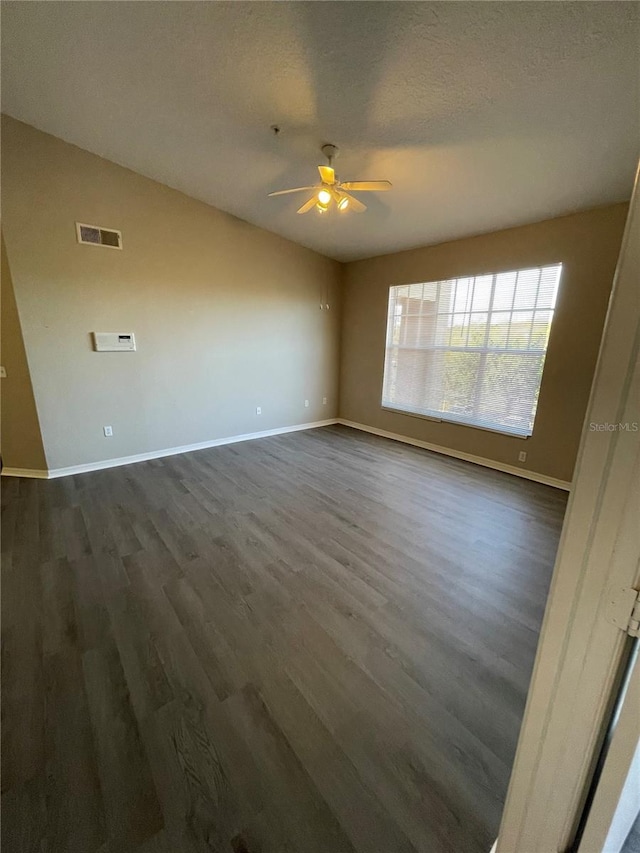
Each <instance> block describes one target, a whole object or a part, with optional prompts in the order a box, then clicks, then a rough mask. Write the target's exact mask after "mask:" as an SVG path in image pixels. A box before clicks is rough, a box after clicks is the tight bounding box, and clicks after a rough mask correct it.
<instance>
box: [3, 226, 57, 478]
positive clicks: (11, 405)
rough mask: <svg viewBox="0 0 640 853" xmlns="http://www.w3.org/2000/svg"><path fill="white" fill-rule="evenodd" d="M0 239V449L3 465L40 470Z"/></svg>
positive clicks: (39, 444)
mask: <svg viewBox="0 0 640 853" xmlns="http://www.w3.org/2000/svg"><path fill="white" fill-rule="evenodd" d="M1 242H2V267H1V276H0V277H1V284H2V299H1V309H0V313H1V318H0V323H1V331H2V351H1V359H2V364H3V366H4V368H5V369H6V371H7V375H6V377H5V378H3V379H2V380H0V382H1V383H2V386H1V416H0V452H1V453H2V463H3V466H4V467H7V468H21V469H27V470H32V469H33V470H39V471H41V470H44V469H46V468H47V460H46V456H45V452H44V444H43V441H42V432H41V430H40V421H39V419H38V411H37V408H36V401H35V397H34V394H33V387H32V384H31V374H30V372H29V365H28V362H27V355H26V351H25V347H24V340H23V337H22V328H21V326H20V317H19V314H18V306H17V304H16V298H15V293H14V290H13V281H12V278H11V268H10V266H9V259H8V257H7V250H6V247H5V243H4V236H2V238H1Z"/></svg>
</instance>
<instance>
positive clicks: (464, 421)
mask: <svg viewBox="0 0 640 853" xmlns="http://www.w3.org/2000/svg"><path fill="white" fill-rule="evenodd" d="M550 267H559V275H558V285H557V287H556V291H555V293H554V296H553V299H552V304H551V307H550V308H548V307H542V308H540V307H539V299H540V287H541V284H542V273H543V271H544V270H546V269H549V268H550ZM531 270H538V281H537V284H536V290H535V298H534V300H533V304H532V305H531V306H528V307H525V308H516V307H515V297H516V287H514V293H513V301H512V304H511V308H510V309H503V308H499V309H495V308H494V305H495V296H496V284H497V279H498V277H499V276H501V275H505V274H510V273H511V274H515V275H516V276H518V275H519V274H521V273H525V272H529V271H531ZM489 276H491V279H492V280H491V295H490V299H489V305H488V307H487V310H486V311H478V312H473V311H472V310H471V309H469V311H468V312H465V313H468V314H472V313H483V314H486V315H487V323H486V329H485V340H484V344H483V346H479V347H478V346H475V347H471V346H455V345H454V346H452V345H448V346H447V345H444V344H434V345H429V346H424V345H422V346H418V345H414V346H410V347H407V348H408V349H413V350H420V349H424V350H426V351H430V352H445V353H446V352H464V353H477V354H479V355H480V366H479V368H478V377H477V382H476V391H477V389H478V388H479V387H481V385H482V377H483V376H484V370H485V368H486V363H487V356H490V355H496V354H505V355H514V356H517V355H531V356H534V355H536V354H537V355H541V356H542V374H541V377H540V384H539V386H538V394H539V393H540V388H541V387H542V378H543V374H544V365H545V361H546V355H547V350H548V348H549V339H547V342H546V344H545V347H544V348H543V349H532V348H526V349H524V348H519V349H515V348H509V346H508V335H507V344H506V346H504V347H495V346H493V347H492V346H489V336H490V334H491V317H492V314H493V313H501V314H502V313H509V315H510V320H509V322H510V323H511V322H512V320H513V316H514V314H515V313H518V312H527V313H528V312H531V314H532V318H531V328H530V333H529V342H530V341H531V335H532V333H533V328H534V324H535V316H536V311H549V312H550V313H551V322H550V324H549V326H550V332H549V337H550V334H551V328H552V327H553V321H554V319H555V307H556V298H557V293H558V290H559V287H560V282H561V278H562V262H561V261H556V262H555V263H546V264H543V265H541V266H540V267H535V266H533V267H524V268H521V269H517V270H505V271H503V272H497V273H495V272H494V273H477V274H474V275H467V276H458V277H456V278H455V279H446V280H444V279H443V280H441V281H432V282H425V285H427V284H428V285H429V286H432V285H436V286H437V296H436V300H435V304H436V306H439V302H440V289H441V285H442V283H443V281H447V282H450V281H455V282H456V284H457V282H458V281H461V280H465V279H470V278H473V289H474V290H475V286H476V280H477V279H478V278H488V277H489ZM516 281H517V279H516ZM413 284H420V283H419V282H412V283H408V284H400V285H392V286H391V287H390V288H389V295H388V298H387V328H386V335H385V358H384V365H383V380H382V392H381V408H382V409H383V410H384V411H391V412H398V413H400V414H403V415H409V417H417V418H423V419H425V420H430V421H436V422H445V423H453V424H459V425H461V426H469V427H472V428H473V429H480V430H484V431H486V432H494V433H498V434H500V435H508V436H510V437H513V438H522V439H526V438H529V437H530V436H531V435H532V434H533V426H534V422H535V415H536V413H537V406H536V411H534V413H533V419H532V422H531V426H530V427H529V428H528V429H520V428H516V427H514V428H511V429H510V428H509V427H508V426H506V425H505V424H497V423H491V422H488V421H485V422H484V423H483V422H482V421H480V420H478V419H477V418H474V417H473V416H470V417H466V416H465V415H463V414H460V413H449V412H442V411H440V410H429V409H427V408H425V409H423V410H421V411H416V410H415V409H411V408H409V407H407V408H404V407H402V406H399V405H397V404H396V405H392V404H391V403H390V402H389V401H385V394H384V389H385V383H386V376H387V359H388V357H389V354H390V352H391V349H392V348H391V347H390V346H389V339H390V335H391V328H390V327H391V324H392V323H393V322H394V321H395V316H392V315H391V312H390V310H389V306H390V302H391V299H392V298H393V296H392V294H393V291H394V290H396V289H398V288H402V287H407V286H409V287H411V286H412V285H413ZM473 298H474V293H473V291H472V295H471V300H470V303H471V304H473ZM455 313H461V312H455V311H453V310H452V311H450V312H449V311H447V312H439V311H437V310H436V317H438V316H448V315H449V314H451V315H453V314H455ZM397 348H398V349H402V346H401V345H399V346H398V347H397ZM476 397H477V394H476ZM477 402H479V398H477V400H476V403H477Z"/></svg>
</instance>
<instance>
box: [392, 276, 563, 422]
mask: <svg viewBox="0 0 640 853" xmlns="http://www.w3.org/2000/svg"><path fill="white" fill-rule="evenodd" d="M561 272H562V264H554V265H551V266H545V267H536V268H534V269H524V270H515V271H513V272H505V273H497V274H495V275H479V276H470V277H465V278H456V279H449V280H447V281H432V282H429V283H426V284H404V285H400V286H397V287H391V288H390V290H389V313H388V320H387V341H386V354H385V364H384V382H383V390H382V405H383V406H384V407H386V408H391V409H397V410H400V411H403V412H410V413H412V414H417V415H426V416H428V417H435V418H438V419H441V420H447V421H455V422H457V423H463V424H469V425H471V426H477V427H483V428H485V429H494V430H498V431H499V432H507V433H513V434H514V435H531V434H532V431H533V422H534V418H535V413H536V406H537V403H538V394H539V391H540V382H541V380H542V370H543V367H544V359H545V354H546V350H547V341H548V339H549V332H550V329H551V323H552V321H553V312H554V308H555V301H556V293H557V290H558V285H559V282H560V275H561Z"/></svg>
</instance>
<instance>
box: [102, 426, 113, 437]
mask: <svg viewBox="0 0 640 853" xmlns="http://www.w3.org/2000/svg"><path fill="white" fill-rule="evenodd" d="M103 430H104V434H105V436H106V437H107V438H110V437H111V436H112V435H113V427H110V426H106V427H103Z"/></svg>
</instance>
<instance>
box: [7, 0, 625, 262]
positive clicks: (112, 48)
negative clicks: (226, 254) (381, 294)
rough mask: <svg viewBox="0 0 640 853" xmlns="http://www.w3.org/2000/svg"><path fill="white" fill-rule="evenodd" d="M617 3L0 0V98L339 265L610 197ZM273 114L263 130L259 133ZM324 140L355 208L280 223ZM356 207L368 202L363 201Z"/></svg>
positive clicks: (618, 179)
mask: <svg viewBox="0 0 640 853" xmlns="http://www.w3.org/2000/svg"><path fill="white" fill-rule="evenodd" d="M639 12H640V7H639V6H638V4H636V3H631V2H621V3H618V2H588V3H587V2H575V3H574V2H561V3H560V2H557V3H554V2H548V3H544V2H534V3H529V2H511V3H509V2H488V3H485V2H449V3H447V2H444V3H432V2H417V3H413V2H410V3H405V2H374V3H368V2H294V3H289V2H273V3H272V2H215V3H213V2H196V3H192V2H63V3H58V2H3V3H2V25H3V27H2V29H3V32H2V103H3V110H4V111H5V112H7V113H9V114H10V115H12V116H14V117H15V118H18V119H21V120H22V121H25V122H27V123H29V124H32V125H34V126H35V127H38V128H40V129H42V130H45V131H48V132H49V133H52V134H54V135H55V136H58V137H61V138H62V139H66V140H68V141H69V142H73V143H75V144H76V145H79V146H81V147H82V148H86V149H88V150H89V151H93V152H95V153H97V154H100V155H101V156H103V157H106V158H108V159H109V160H113V161H115V162H116V163H120V164H122V165H124V166H128V167H129V168H131V169H134V170H135V171H137V172H140V173H142V174H144V175H148V176H149V177H151V178H154V179H156V180H158V181H161V182H162V183H165V184H168V185H169V186H172V187H175V188H177V189H179V190H182V191H183V192H185V193H188V194H189V195H191V196H194V197H195V198H199V199H202V200H203V201H206V202H209V203H210V204H212V205H215V206H216V207H218V208H221V209H222V210H226V211H229V212H230V213H233V214H235V215H236V216H239V217H241V218H243V219H246V220H248V221H250V222H253V223H256V224H257V225H261V226H263V227H265V228H267V229H269V230H270V231H275V232H277V233H278V234H282V235H283V236H285V237H289V238H290V239H292V240H295V241H296V242H298V243H302V244H303V245H305V246H310V247H311V248H313V249H316V250H317V251H319V252H322V253H323V254H326V255H329V256H331V257H334V258H338V259H340V260H351V259H354V258H361V257H366V256H370V255H376V254H382V253H386V252H392V251H396V250H398V249H403V248H408V247H410V246H416V245H424V244H427V243H435V242H440V241H443V240H448V239H454V238H457V237H461V236H464V235H469V234H477V233H480V232H484V231H491V230H494V229H497V228H502V227H508V226H511V225H517V224H521V223H525V222H532V221H536V220H539V219H544V218H547V217H550V216H554V215H559V214H563V213H568V212H571V211H573V210H577V209H579V208H584V207H590V206H594V205H598V204H603V203H606V202H612V201H619V200H623V199H626V198H628V197H629V195H630V191H631V183H632V179H633V172H634V167H635V164H636V162H637V157H638V139H639V116H640V101H639V76H640V75H639V67H638V63H639V56H640V52H639V51H640V23H639V21H640V17H639ZM275 123H277V124H279V125H281V127H282V133H281V135H280V136H279V137H278V138H275V137H274V136H273V135H272V133H271V131H270V125H272V124H275ZM324 142H333V143H335V144H337V145H339V146H340V148H341V154H340V158H339V160H338V162H337V169H338V172H339V174H340V176H341V177H342V178H343V179H347V180H349V179H350V180H362V179H388V180H390V181H392V182H393V184H394V189H393V191H392V192H391V193H387V194H384V195H377V196H376V195H373V194H368V196H367V197H366V201H367V203H369V205H370V207H369V210H368V211H367V212H366V213H364V214H360V215H358V214H355V213H352V212H347V213H345V214H337V213H335V215H331V216H329V215H327V216H323V217H320V216H318V215H317V214H316V213H315V212H314V213H311V214H308V215H307V216H297V215H296V213H295V210H296V208H297V207H298V206H299V204H301V203H302V201H303V200H304V198H305V197H304V196H298V195H294V196H284V197H280V198H277V199H269V198H267V197H266V194H267V193H268V192H269V191H271V190H276V189H282V188H286V187H291V186H300V185H301V184H302V185H305V184H308V183H312V182H315V179H316V170H315V166H316V164H317V163H319V162H324V161H323V160H322V157H321V155H320V152H319V148H320V145H321V144H322V143H324ZM362 198H363V200H364V199H365V197H364V196H363V197H362Z"/></svg>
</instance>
